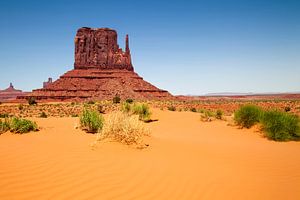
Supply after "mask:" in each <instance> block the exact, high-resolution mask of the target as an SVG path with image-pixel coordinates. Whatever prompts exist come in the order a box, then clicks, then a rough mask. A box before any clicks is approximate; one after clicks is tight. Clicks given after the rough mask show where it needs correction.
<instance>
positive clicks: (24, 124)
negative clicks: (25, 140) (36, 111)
mask: <svg viewBox="0 0 300 200" xmlns="http://www.w3.org/2000/svg"><path fill="white" fill-rule="evenodd" d="M10 131H11V132H13V133H20V134H22V133H28V132H30V131H38V127H37V124H36V123H35V122H33V121H30V120H27V119H21V118H17V117H13V118H12V119H11V122H10Z"/></svg>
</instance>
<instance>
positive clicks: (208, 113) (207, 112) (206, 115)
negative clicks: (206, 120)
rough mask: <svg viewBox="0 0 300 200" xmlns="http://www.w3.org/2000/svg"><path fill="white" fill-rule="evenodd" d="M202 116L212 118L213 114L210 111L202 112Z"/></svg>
mask: <svg viewBox="0 0 300 200" xmlns="http://www.w3.org/2000/svg"><path fill="white" fill-rule="evenodd" d="M204 116H205V117H213V116H214V113H213V112H212V111H210V110H205V111H204Z"/></svg>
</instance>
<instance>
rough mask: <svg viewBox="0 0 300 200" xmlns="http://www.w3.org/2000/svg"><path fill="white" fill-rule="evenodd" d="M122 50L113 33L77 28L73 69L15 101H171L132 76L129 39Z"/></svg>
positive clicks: (167, 93) (138, 77)
mask: <svg viewBox="0 0 300 200" xmlns="http://www.w3.org/2000/svg"><path fill="white" fill-rule="evenodd" d="M125 46H126V47H125V51H123V50H122V49H121V48H120V47H119V45H118V43H117V32H116V31H115V30H112V29H109V28H96V29H95V28H88V27H83V28H80V29H78V31H77V34H76V37H75V63H74V69H73V70H71V71H68V72H67V73H65V74H64V75H62V76H61V77H60V78H59V79H58V80H56V81H54V82H52V80H50V79H49V81H48V82H46V84H45V83H44V87H43V88H42V89H37V90H33V91H32V93H30V94H29V95H27V96H26V97H18V99H28V98H29V97H34V98H36V99H37V100H42V101H43V100H44V101H57V100H59V101H64V100H67V101H68V100H75V99H77V100H86V99H95V100H98V99H99V100H103V99H112V98H113V97H114V96H115V95H119V96H120V97H121V98H122V99H126V98H132V99H139V100H151V99H170V98H173V96H172V95H171V94H170V93H169V92H167V91H165V90H161V89H158V88H157V87H155V86H153V85H152V84H150V83H148V82H146V81H144V80H143V78H142V77H140V76H139V75H138V74H137V73H135V72H134V68H133V65H132V62H131V53H130V49H129V37H128V35H126V39H125Z"/></svg>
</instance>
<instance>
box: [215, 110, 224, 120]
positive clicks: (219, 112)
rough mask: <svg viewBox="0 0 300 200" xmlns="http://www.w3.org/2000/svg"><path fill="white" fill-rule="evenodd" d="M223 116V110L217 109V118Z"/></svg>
mask: <svg viewBox="0 0 300 200" xmlns="http://www.w3.org/2000/svg"><path fill="white" fill-rule="evenodd" d="M222 117H223V111H222V110H217V111H216V119H222Z"/></svg>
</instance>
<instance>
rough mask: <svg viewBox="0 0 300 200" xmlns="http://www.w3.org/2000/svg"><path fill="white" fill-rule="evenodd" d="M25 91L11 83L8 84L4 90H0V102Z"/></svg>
mask: <svg viewBox="0 0 300 200" xmlns="http://www.w3.org/2000/svg"><path fill="white" fill-rule="evenodd" d="M26 94H27V93H26V92H22V90H16V89H15V88H14V86H13V84H12V83H10V84H9V87H8V88H6V89H5V90H0V102H7V101H12V100H15V99H16V98H17V97H18V96H24V95H26Z"/></svg>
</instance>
